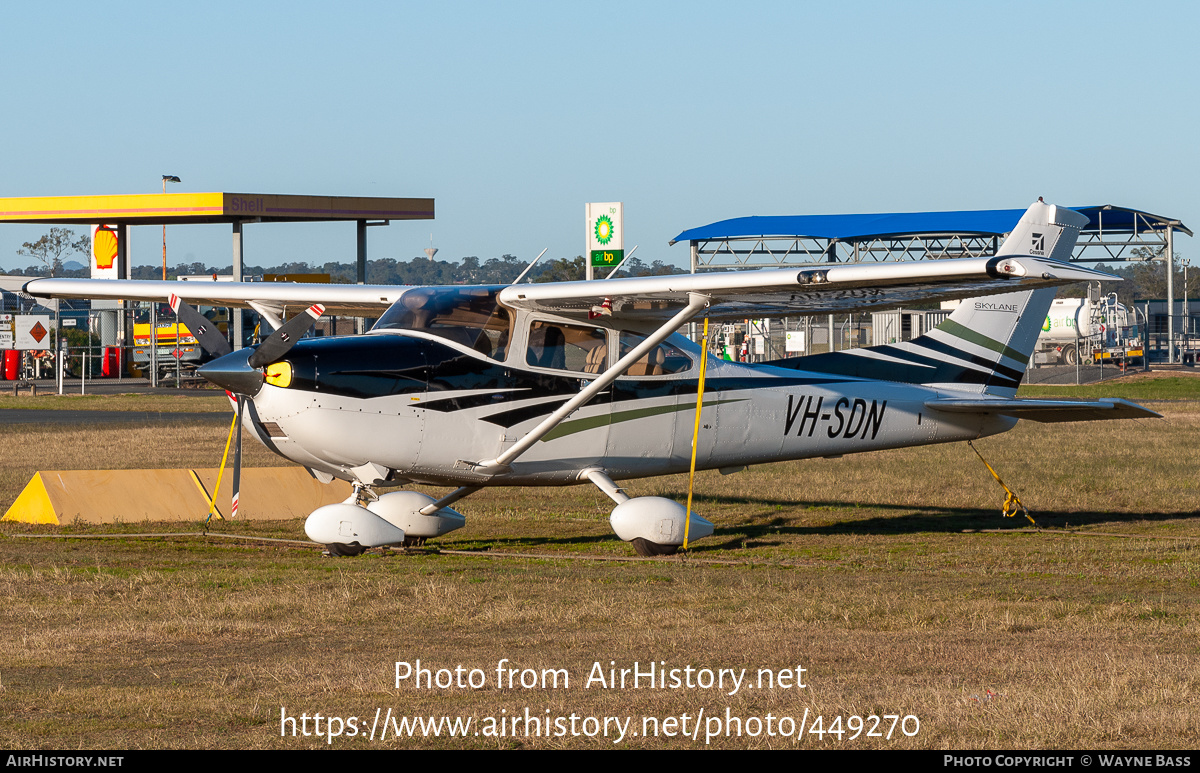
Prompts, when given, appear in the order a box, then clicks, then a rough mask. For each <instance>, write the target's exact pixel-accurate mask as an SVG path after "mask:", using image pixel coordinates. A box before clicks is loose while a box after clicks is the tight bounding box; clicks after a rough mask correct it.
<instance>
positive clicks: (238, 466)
mask: <svg viewBox="0 0 1200 773" xmlns="http://www.w3.org/2000/svg"><path fill="white" fill-rule="evenodd" d="M234 399H235V400H237V429H235V430H234V432H235V433H237V445H236V446H234V451H233V507H232V508H231V512H230V515H229V519H230V520H232V521H236V520H237V517H238V495H239V494H240V493H241V491H242V415H243V414H244V413H245V410H246V400H248V399H249V398H247V397H246V396H245V395H238V396H236V397H235V398H234Z"/></svg>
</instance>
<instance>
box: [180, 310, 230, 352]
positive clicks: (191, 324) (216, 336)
mask: <svg viewBox="0 0 1200 773" xmlns="http://www.w3.org/2000/svg"><path fill="white" fill-rule="evenodd" d="M169 303H170V304H171V311H173V312H175V318H176V319H178V320H179V321H180V322H182V323H183V324H184V325H187V329H188V330H190V331H191V333H192V335H193V336H195V337H196V340H197V341H198V342H199V343H200V346H202V347H204V351H206V352H208V353H209V354H211V355H212V356H213V357H224V356H225V355H226V354H229V353H230V352H231V351H233V349H232V348H230V346H229V342H228V341H226V340H225V336H223V335H221V331H219V330H217V329H216V326H215V325H213V323H212V321H211V320H209V319H208V318H207V317H205V316H204V315H203V314H201V313H200V312H198V311H196V309H195V308H194V307H192V306H191V305H190V304H187V303H184V302H183V301H181V300H180V299H179V296H178V295H172V296H171V298H170V300H169Z"/></svg>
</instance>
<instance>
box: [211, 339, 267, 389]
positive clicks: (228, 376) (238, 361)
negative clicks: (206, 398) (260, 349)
mask: <svg viewBox="0 0 1200 773" xmlns="http://www.w3.org/2000/svg"><path fill="white" fill-rule="evenodd" d="M253 353H254V350H253V349H238V350H237V351H236V352H231V353H230V354H227V355H225V356H224V357H218V358H217V359H215V360H213V361H212V362H209V363H205V364H204V365H201V366H200V368H199V369H197V371H196V372H197V373H199V374H200V375H201V376H203V377H204V378H206V379H208V380H209V381H211V382H212V383H214V384H216V385H217V386H219V387H221V388H223V389H228V390H229V391H230V392H233V393H234V394H236V395H249V396H250V397H253V396H254V395H256V394H258V390H260V389H262V385H263V374H262V371H261V370H259V369H258V368H254V367H251V365H250V363H248V362H247V360H249V359H250V355H251V354H253Z"/></svg>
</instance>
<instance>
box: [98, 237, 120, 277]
mask: <svg viewBox="0 0 1200 773" xmlns="http://www.w3.org/2000/svg"><path fill="white" fill-rule="evenodd" d="M116 261H117V226H113V225H97V226H93V227H92V278H93V279H117V278H118V277H117V269H116Z"/></svg>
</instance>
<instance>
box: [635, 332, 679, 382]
mask: <svg viewBox="0 0 1200 773" xmlns="http://www.w3.org/2000/svg"><path fill="white" fill-rule="evenodd" d="M645 340H646V336H644V335H641V334H640V333H629V332H622V333H621V356H622V357H624V356H625V355H626V354H628V353H629V352H631V351H633V350H634V348H636V347H637V346H638V345H639V344H640V343H641V342H642V341H645ZM691 367H692V358H691V357H688V356H687V355H686V354H684V353H683V352H682V351H680V350H679V349H676V348H675V347H674V346H671V345H670V344H668V343H662V344H659V345H658V346H656V347H654V348H653V349H651V350H650V351H649V352H647V353H646V354H645V356H643V357H642V358H641V359H640V360H638V361H637V362H635V363H634V364H633V365H632V366H630V368H629V370H627V371H625V375H626V376H666V375H669V374H672V373H683V372H684V371H686V370H690V369H691Z"/></svg>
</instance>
